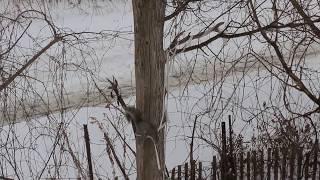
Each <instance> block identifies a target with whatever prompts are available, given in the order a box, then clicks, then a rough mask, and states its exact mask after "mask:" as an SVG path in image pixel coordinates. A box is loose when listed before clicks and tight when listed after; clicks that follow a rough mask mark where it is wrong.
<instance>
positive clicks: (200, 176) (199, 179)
mask: <svg viewBox="0 0 320 180" xmlns="http://www.w3.org/2000/svg"><path fill="white" fill-rule="evenodd" d="M198 171H199V172H198V180H202V162H199V170H198Z"/></svg>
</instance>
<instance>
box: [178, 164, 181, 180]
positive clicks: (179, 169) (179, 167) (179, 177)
mask: <svg viewBox="0 0 320 180" xmlns="http://www.w3.org/2000/svg"><path fill="white" fill-rule="evenodd" d="M178 180H181V165H179V166H178Z"/></svg>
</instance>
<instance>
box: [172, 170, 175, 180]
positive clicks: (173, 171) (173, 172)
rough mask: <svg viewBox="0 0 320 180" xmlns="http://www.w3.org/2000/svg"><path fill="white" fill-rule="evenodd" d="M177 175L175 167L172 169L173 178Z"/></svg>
mask: <svg viewBox="0 0 320 180" xmlns="http://www.w3.org/2000/svg"><path fill="white" fill-rule="evenodd" d="M175 175H176V168H173V169H172V170H171V180H174V178H175Z"/></svg>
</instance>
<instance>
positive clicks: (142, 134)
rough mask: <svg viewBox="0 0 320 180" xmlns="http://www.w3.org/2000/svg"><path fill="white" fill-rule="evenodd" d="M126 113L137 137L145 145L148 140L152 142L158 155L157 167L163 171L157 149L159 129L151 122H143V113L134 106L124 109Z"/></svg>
mask: <svg viewBox="0 0 320 180" xmlns="http://www.w3.org/2000/svg"><path fill="white" fill-rule="evenodd" d="M124 111H125V116H126V118H127V120H128V121H129V122H131V123H132V127H133V132H134V135H135V137H136V138H140V139H141V142H143V143H144V141H145V140H146V139H150V140H151V141H152V143H153V146H154V150H155V153H156V159H157V166H158V169H159V170H161V166H160V159H159V153H158V149H157V142H158V141H159V137H158V129H157V128H156V127H155V126H154V125H153V124H152V123H151V122H149V121H145V120H143V119H142V114H141V112H140V111H139V110H138V109H137V108H135V107H134V106H126V107H124Z"/></svg>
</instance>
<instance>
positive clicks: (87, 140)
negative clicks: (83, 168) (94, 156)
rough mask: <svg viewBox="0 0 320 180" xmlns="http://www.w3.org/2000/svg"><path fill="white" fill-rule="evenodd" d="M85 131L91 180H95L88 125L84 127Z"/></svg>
mask: <svg viewBox="0 0 320 180" xmlns="http://www.w3.org/2000/svg"><path fill="white" fill-rule="evenodd" d="M83 130H84V139H85V142H86V150H87V159H88V166H89V179H90V180H93V170H92V161H91V150H90V138H89V132H88V126H87V125H86V124H84V125H83Z"/></svg>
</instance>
